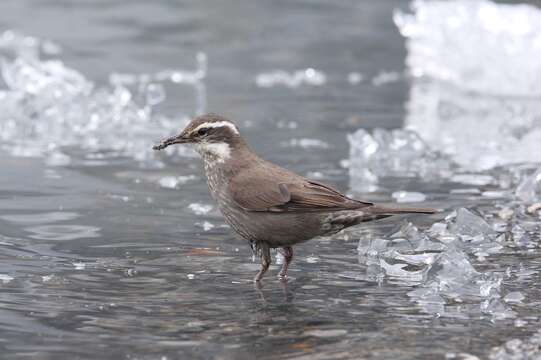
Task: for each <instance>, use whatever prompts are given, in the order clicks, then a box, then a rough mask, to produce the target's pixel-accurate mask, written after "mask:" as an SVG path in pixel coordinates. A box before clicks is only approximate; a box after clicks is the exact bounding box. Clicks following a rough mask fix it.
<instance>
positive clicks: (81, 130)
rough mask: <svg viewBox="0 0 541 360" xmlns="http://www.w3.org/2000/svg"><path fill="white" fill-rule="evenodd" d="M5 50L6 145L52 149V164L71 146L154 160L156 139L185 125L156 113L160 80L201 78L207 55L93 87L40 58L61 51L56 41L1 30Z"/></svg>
mask: <svg viewBox="0 0 541 360" xmlns="http://www.w3.org/2000/svg"><path fill="white" fill-rule="evenodd" d="M53 50H55V51H53ZM0 51H1V53H4V54H6V57H4V58H2V60H1V63H0V66H1V79H2V81H3V84H4V85H5V86H4V89H1V88H0V104H1V105H0V106H1V110H2V111H0V140H2V148H3V149H4V150H5V151H8V152H10V153H11V154H14V155H19V156H43V155H47V163H48V164H50V165H67V164H69V163H70V161H71V159H70V157H69V156H68V155H66V154H65V153H63V152H64V150H63V149H64V148H65V147H67V146H77V147H81V148H84V149H86V150H87V152H94V153H95V152H103V151H106V152H109V153H113V154H115V156H129V157H132V158H134V159H136V160H138V161H141V162H145V161H148V160H149V159H153V156H154V155H153V154H152V150H151V149H150V147H151V145H152V142H153V141H155V140H156V139H159V138H161V137H163V135H164V134H166V133H168V132H172V131H173V130H175V129H178V128H179V126H180V125H179V120H178V119H170V118H167V117H165V116H160V115H154V114H153V113H152V108H153V107H154V106H156V105H157V104H160V103H161V102H163V101H164V100H165V98H166V93H165V89H164V87H163V83H164V82H167V81H168V82H172V83H185V84H190V85H194V84H195V85H198V84H201V82H202V81H203V80H204V78H205V75H206V57H205V56H204V54H199V55H198V57H197V64H198V68H197V69H196V70H195V71H191V72H189V71H181V70H164V71H160V72H158V73H156V74H140V75H134V74H112V75H111V79H110V83H111V84H110V86H106V87H96V85H95V84H94V83H93V82H91V81H90V80H88V79H87V78H85V76H84V75H83V74H81V73H80V72H78V71H77V70H75V69H72V68H69V67H68V66H66V65H65V64H64V63H63V62H62V61H61V60H60V59H58V58H52V59H48V60H44V59H42V58H41V54H43V53H48V54H49V55H56V54H57V53H58V52H59V51H60V48H59V47H54V46H53V44H52V43H51V42H48V41H43V40H40V39H37V38H33V37H27V36H24V35H21V34H18V33H16V32H13V31H7V32H4V33H3V34H0ZM1 84H2V82H0V86H1Z"/></svg>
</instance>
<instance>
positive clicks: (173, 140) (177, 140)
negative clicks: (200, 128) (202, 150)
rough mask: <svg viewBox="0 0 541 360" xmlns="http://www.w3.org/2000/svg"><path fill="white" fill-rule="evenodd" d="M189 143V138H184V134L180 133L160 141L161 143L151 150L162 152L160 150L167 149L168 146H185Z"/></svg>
mask: <svg viewBox="0 0 541 360" xmlns="http://www.w3.org/2000/svg"><path fill="white" fill-rule="evenodd" d="M189 142H191V141H190V138H188V137H186V136H184V133H182V134H180V135H175V136H171V137H170V138H167V139H165V140H162V142H160V143H159V144H158V145H154V146H153V147H152V149H154V150H162V149H165V148H166V147H168V146H169V145H173V144H185V143H189Z"/></svg>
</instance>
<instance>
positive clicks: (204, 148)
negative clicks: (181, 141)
mask: <svg viewBox="0 0 541 360" xmlns="http://www.w3.org/2000/svg"><path fill="white" fill-rule="evenodd" d="M195 150H196V151H197V152H198V153H200V154H201V155H202V156H206V157H209V158H210V160H214V161H217V162H224V161H226V160H227V159H229V158H230V157H231V147H229V144H226V143H224V142H220V143H209V142H201V143H199V144H197V145H196V146H195Z"/></svg>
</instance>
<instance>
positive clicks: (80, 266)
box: [73, 262, 86, 270]
mask: <svg viewBox="0 0 541 360" xmlns="http://www.w3.org/2000/svg"><path fill="white" fill-rule="evenodd" d="M73 266H74V267H75V270H84V269H86V264H85V263H84V262H74V263H73Z"/></svg>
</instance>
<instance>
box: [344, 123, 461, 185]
mask: <svg viewBox="0 0 541 360" xmlns="http://www.w3.org/2000/svg"><path fill="white" fill-rule="evenodd" d="M348 141H349V144H350V150H349V165H350V166H349V173H350V181H351V186H352V188H353V189H355V190H358V191H371V190H373V189H375V188H376V186H377V182H378V178H379V177H385V176H423V177H429V178H430V177H440V176H445V175H448V174H449V172H450V168H451V163H450V162H449V161H448V160H447V159H445V158H442V157H440V156H439V155H438V154H436V153H435V152H433V151H431V150H430V149H429V147H428V146H427V145H426V144H425V143H424V142H423V141H422V140H421V139H420V138H419V136H418V135H417V134H416V133H415V132H413V131H409V130H401V129H396V130H392V131H387V130H384V129H376V130H374V132H373V134H370V133H368V132H367V131H366V130H364V129H359V130H357V131H356V132H355V133H353V134H350V135H348Z"/></svg>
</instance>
